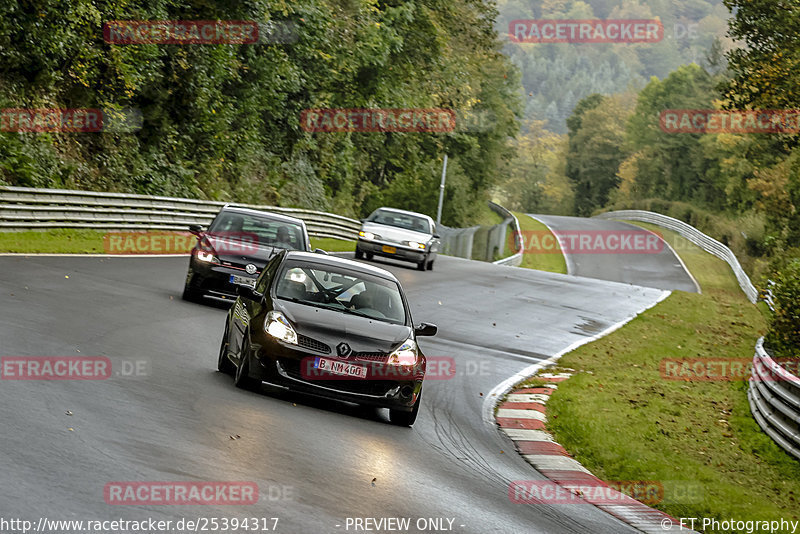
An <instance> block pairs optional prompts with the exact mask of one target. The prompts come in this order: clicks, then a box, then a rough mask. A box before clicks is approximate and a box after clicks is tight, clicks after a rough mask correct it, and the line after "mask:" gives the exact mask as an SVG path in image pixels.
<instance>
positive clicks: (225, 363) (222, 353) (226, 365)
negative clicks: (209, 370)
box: [217, 320, 236, 375]
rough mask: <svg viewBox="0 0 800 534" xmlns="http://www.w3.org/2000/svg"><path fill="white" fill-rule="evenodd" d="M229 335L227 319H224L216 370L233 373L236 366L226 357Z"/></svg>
mask: <svg viewBox="0 0 800 534" xmlns="http://www.w3.org/2000/svg"><path fill="white" fill-rule="evenodd" d="M229 336H230V326H229V323H228V320H226V321H225V333H224V334H223V335H222V343H220V346H219V356H218V357H217V370H218V371H219V372H220V373H225V374H226V375H233V374H234V371H235V370H236V368H235V367H234V365H233V362H232V361H231V360H230V359H229V358H228V345H229Z"/></svg>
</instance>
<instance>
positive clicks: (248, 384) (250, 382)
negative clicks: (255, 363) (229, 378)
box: [233, 333, 260, 391]
mask: <svg viewBox="0 0 800 534" xmlns="http://www.w3.org/2000/svg"><path fill="white" fill-rule="evenodd" d="M233 384H234V385H235V386H236V387H237V388H239V389H244V390H247V391H253V390H255V389H256V386H257V385H258V384H260V382H258V381H256V380H254V379H253V378H251V377H250V340H249V339H248V334H247V333H245V338H244V341H243V342H242V354H241V361H240V362H239V366H238V367H237V368H236V375H235V376H234V377H233Z"/></svg>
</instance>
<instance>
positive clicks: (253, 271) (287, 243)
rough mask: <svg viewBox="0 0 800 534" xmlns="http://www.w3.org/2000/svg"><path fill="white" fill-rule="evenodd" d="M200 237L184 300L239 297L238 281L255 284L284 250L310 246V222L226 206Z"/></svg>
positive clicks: (195, 229) (196, 227)
mask: <svg viewBox="0 0 800 534" xmlns="http://www.w3.org/2000/svg"><path fill="white" fill-rule="evenodd" d="M189 230H190V231H191V232H192V233H193V234H195V235H196V236H197V245H195V247H194V249H192V257H191V259H190V260H189V271H188V272H187V273H186V283H185V285H184V289H183V298H184V299H185V300H189V301H198V300H200V299H201V298H202V297H203V296H204V295H209V296H213V297H223V298H226V297H232V298H235V297H236V287H237V286H238V285H254V284H255V281H256V278H257V277H258V275H259V273H261V270H262V269H263V268H264V266H265V265H266V264H267V262H268V261H269V260H270V259H271V258H272V257H273V256H274V255H275V254H277V253H278V252H279V251H281V250H284V249H286V250H303V251H308V250H310V248H311V245H310V242H309V239H308V231H307V230H306V225H305V223H304V222H303V221H301V220H300V219H296V218H294V217H287V216H286V215H279V214H276V213H267V212H264V211H257V210H252V209H247V208H237V207H232V206H225V207H223V208H222V209H221V210H220V212H219V213H218V214H217V216H216V217H215V218H214V220H213V221H212V222H211V225H209V227H208V230H206V231H203V228H202V227H201V226H199V225H192V226H190V227H189Z"/></svg>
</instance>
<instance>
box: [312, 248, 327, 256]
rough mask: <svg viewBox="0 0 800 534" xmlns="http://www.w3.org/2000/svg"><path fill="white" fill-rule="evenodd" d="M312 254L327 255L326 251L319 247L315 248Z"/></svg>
mask: <svg viewBox="0 0 800 534" xmlns="http://www.w3.org/2000/svg"><path fill="white" fill-rule="evenodd" d="M314 254H325V255H326V256H327V255H328V253H327V252H325V251H324V250H322V249H321V248H315V249H314Z"/></svg>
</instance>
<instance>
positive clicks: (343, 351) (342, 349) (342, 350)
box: [336, 343, 353, 358]
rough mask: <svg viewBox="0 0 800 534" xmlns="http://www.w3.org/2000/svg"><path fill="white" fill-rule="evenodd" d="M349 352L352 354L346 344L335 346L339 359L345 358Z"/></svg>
mask: <svg viewBox="0 0 800 534" xmlns="http://www.w3.org/2000/svg"><path fill="white" fill-rule="evenodd" d="M351 352H353V349H351V348H350V345H348V344H347V343H339V344H338V345H336V354H338V355H339V357H340V358H347V357H348V356H349V355H350V353H351Z"/></svg>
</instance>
